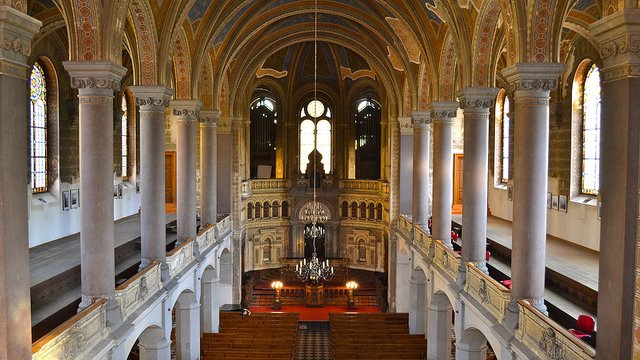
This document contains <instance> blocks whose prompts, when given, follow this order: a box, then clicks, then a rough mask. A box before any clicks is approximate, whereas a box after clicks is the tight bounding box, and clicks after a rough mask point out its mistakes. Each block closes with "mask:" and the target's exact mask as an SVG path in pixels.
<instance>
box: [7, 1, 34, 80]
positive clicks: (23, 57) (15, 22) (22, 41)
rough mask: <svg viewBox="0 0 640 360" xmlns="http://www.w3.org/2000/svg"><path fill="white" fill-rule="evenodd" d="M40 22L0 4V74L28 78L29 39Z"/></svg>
mask: <svg viewBox="0 0 640 360" xmlns="http://www.w3.org/2000/svg"><path fill="white" fill-rule="evenodd" d="M41 26H42V22H40V21H39V20H36V19H34V18H32V17H31V16H29V15H27V14H25V13H23V12H20V11H18V10H16V9H14V8H12V7H10V6H7V5H2V6H0V74H2V75H7V76H12V77H17V78H20V79H27V78H28V71H27V70H28V69H27V58H28V57H29V55H30V54H31V40H32V39H33V36H34V35H35V34H37V33H38V31H39V30H40V27H41Z"/></svg>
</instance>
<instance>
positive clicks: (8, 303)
mask: <svg viewBox="0 0 640 360" xmlns="http://www.w3.org/2000/svg"><path fill="white" fill-rule="evenodd" d="M40 26H41V23H40V21H38V20H36V19H34V18H32V17H30V16H28V15H27V14H25V13H23V12H20V11H18V10H15V9H13V8H11V7H9V6H0V37H1V38H2V39H3V41H4V42H5V46H3V47H0V151H1V152H2V156H1V157H0V183H1V184H2V187H0V199H2V201H0V273H1V274H2V278H1V280H0V339H2V346H0V359H30V358H31V306H30V293H29V220H28V219H29V213H28V211H29V210H28V205H29V201H30V200H31V198H30V197H29V195H28V194H29V192H30V191H31V188H30V186H29V179H28V176H29V175H28V174H29V166H30V163H31V162H30V160H29V155H28V154H29V143H28V142H27V140H26V139H29V135H28V134H29V116H30V113H29V76H30V73H31V69H30V68H29V67H28V66H27V57H28V56H29V52H30V49H31V39H32V37H33V35H34V34H36V33H37V32H38V30H39V29H40ZM55 196H56V197H57V196H58V194H55Z"/></svg>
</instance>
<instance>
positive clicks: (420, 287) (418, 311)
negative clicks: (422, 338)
mask: <svg viewBox="0 0 640 360" xmlns="http://www.w3.org/2000/svg"><path fill="white" fill-rule="evenodd" d="M426 282H427V277H426V275H425V273H424V271H423V270H422V268H421V267H417V268H415V269H414V270H413V273H412V274H411V281H410V283H409V332H411V333H412V334H425V333H426V328H425V325H426V318H425V316H426V314H425V309H426V304H425V299H426V293H425V286H424V285H425V284H426Z"/></svg>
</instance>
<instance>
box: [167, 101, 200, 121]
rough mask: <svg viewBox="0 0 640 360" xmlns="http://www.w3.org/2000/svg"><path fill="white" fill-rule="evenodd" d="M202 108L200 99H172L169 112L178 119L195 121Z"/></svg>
mask: <svg viewBox="0 0 640 360" xmlns="http://www.w3.org/2000/svg"><path fill="white" fill-rule="evenodd" d="M201 108H202V102H201V101H200V100H172V101H171V114H172V115H173V116H175V117H176V119H177V120H178V121H179V122H180V121H183V122H184V121H197V120H198V116H199V114H200V109H201Z"/></svg>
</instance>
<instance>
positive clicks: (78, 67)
mask: <svg viewBox="0 0 640 360" xmlns="http://www.w3.org/2000/svg"><path fill="white" fill-rule="evenodd" d="M62 65H63V66H64V68H65V70H67V72H68V73H69V76H70V77H71V87H72V88H74V89H78V90H79V91H80V95H91V94H93V93H95V95H106V94H108V93H110V94H111V95H112V96H113V91H118V90H120V80H122V77H123V76H125V75H126V74H127V68H126V67H124V66H122V65H118V64H115V63H112V62H110V61H65V62H63V63H62ZM105 90H107V91H105Z"/></svg>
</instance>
